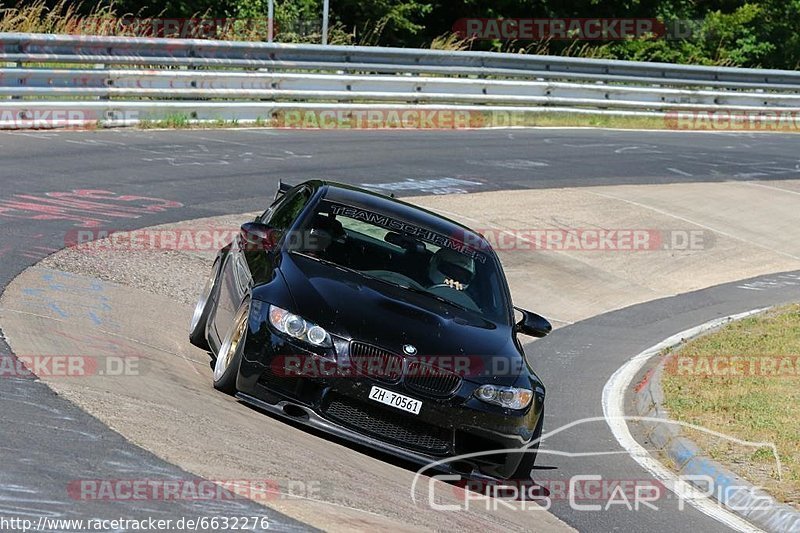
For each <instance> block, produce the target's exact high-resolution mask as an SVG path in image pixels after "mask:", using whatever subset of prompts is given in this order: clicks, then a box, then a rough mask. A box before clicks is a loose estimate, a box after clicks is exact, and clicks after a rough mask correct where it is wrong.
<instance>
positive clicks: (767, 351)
mask: <svg viewBox="0 0 800 533" xmlns="http://www.w3.org/2000/svg"><path fill="white" fill-rule="evenodd" d="M670 355H671V357H673V358H675V357H680V358H682V359H681V360H680V361H682V362H684V363H687V364H689V363H691V365H692V366H691V367H686V368H699V366H698V365H702V364H703V363H708V364H709V367H710V365H711V364H713V362H714V361H723V362H724V365H723V366H720V367H719V368H721V369H723V370H724V368H730V363H731V359H730V357H731V356H741V357H743V358H749V359H744V361H746V362H745V363H742V366H741V367H740V368H742V370H743V371H742V372H741V375H720V372H717V373H716V375H709V374H708V373H706V372H702V373H695V372H691V371H679V370H678V366H677V365H679V364H681V363H680V362H676V364H674V365H667V371H666V372H665V374H664V379H663V388H664V394H665V399H666V407H667V409H668V410H669V412H670V416H671V417H672V418H673V419H675V420H680V421H684V422H689V423H692V424H697V425H699V426H702V427H705V428H708V429H711V430H714V431H717V432H720V433H723V434H725V435H729V436H732V437H735V438H738V439H741V440H746V441H751V442H771V443H774V444H775V445H776V446H777V450H778V455H779V457H780V460H781V463H782V473H783V479H782V480H780V479H779V477H778V471H777V468H776V466H777V465H776V461H775V458H774V456H773V452H772V450H771V449H770V448H766V447H765V448H758V449H755V448H754V447H748V446H742V445H738V444H733V443H731V442H730V441H726V440H724V439H719V438H716V437H713V436H710V435H708V434H706V433H704V432H699V431H692V430H690V431H688V434H689V435H688V436H689V437H690V438H691V439H693V440H695V441H696V442H697V443H698V444H699V445H700V447H701V448H702V449H703V450H705V451H706V452H708V453H709V455H710V456H711V457H712V458H714V459H716V460H718V461H720V462H722V463H723V464H726V465H727V466H728V467H729V468H730V469H731V470H733V471H734V472H736V473H738V474H740V475H741V476H743V477H744V478H745V479H748V480H750V481H751V482H753V483H754V484H756V485H759V486H763V487H764V488H765V489H767V490H768V491H769V492H770V493H772V494H773V495H775V496H776V497H777V498H779V499H781V500H782V501H785V502H788V503H791V504H793V505H795V506H798V507H800V305H797V304H795V305H790V306H787V307H783V308H780V309H775V310H772V311H770V312H768V313H766V314H763V315H758V316H755V317H750V318H747V319H744V320H741V321H738V322H734V323H732V324H730V325H728V326H726V327H725V328H723V329H721V330H719V331H717V332H714V333H711V334H709V335H706V336H703V337H700V338H697V339H694V340H692V341H689V342H688V343H686V344H685V345H684V346H682V347H680V348H679V349H677V350H676V351H675V352H674V353H672V354H670ZM704 358H705V359H706V360H705V361H702V360H703V359H704ZM753 358H756V359H753ZM754 360H755V361H759V363H758V364H761V363H760V362H763V361H770V360H772V361H783V362H784V363H786V362H787V361H788V363H787V365H786V366H783V367H779V368H782V371H780V372H769V371H766V372H760V371H758V370H757V371H756V372H751V371H750V370H749V368H751V366H750V361H754ZM673 361H678V360H677V359H673ZM709 367H705V366H704V367H703V368H709ZM711 368H713V367H711ZM756 368H760V367H758V366H757V367H756ZM711 374H714V372H712V373H711Z"/></svg>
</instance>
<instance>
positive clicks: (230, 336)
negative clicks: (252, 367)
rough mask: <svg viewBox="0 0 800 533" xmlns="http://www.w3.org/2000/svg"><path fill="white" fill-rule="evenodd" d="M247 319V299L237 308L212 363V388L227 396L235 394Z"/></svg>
mask: <svg viewBox="0 0 800 533" xmlns="http://www.w3.org/2000/svg"><path fill="white" fill-rule="evenodd" d="M249 317H250V299H249V298H248V299H246V300H245V301H244V302H242V305H240V306H239V310H238V311H237V312H236V316H235V318H234V319H233V325H231V328H230V330H228V333H227V334H226V335H225V339H224V340H223V341H222V347H221V348H220V350H219V353H218V354H217V359H216V361H214V388H215V389H217V390H219V391H222V392H224V393H227V394H235V393H236V376H237V374H238V373H239V365H240V363H241V361H242V352H243V351H244V342H245V339H246V338H247V322H248V318H249Z"/></svg>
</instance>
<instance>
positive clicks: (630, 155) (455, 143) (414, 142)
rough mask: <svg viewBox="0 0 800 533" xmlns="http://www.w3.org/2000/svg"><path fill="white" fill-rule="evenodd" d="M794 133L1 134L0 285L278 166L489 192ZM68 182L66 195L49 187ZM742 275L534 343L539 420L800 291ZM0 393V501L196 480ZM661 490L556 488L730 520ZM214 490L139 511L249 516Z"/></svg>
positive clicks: (568, 518)
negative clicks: (631, 364) (711, 328)
mask: <svg viewBox="0 0 800 533" xmlns="http://www.w3.org/2000/svg"><path fill="white" fill-rule="evenodd" d="M798 139H800V138H798V137H796V136H791V135H785V136H779V135H759V134H713V135H712V134H701V133H686V132H681V133H674V132H647V133H643V132H623V131H607V130H579V129H544V130H493V131H453V132H420V131H413V132H412V131H367V132H353V131H328V132H315V131H311V132H300V131H275V130H205V131H143V132H142V131H138V132H137V131H98V132H62V133H52V132H19V133H3V134H0V157H1V158H2V164H0V288H2V287H5V285H6V284H7V283H8V282H9V281H10V280H11V279H13V278H14V277H15V276H16V275H18V274H19V273H20V272H21V271H22V270H23V269H25V268H26V267H28V266H30V265H32V264H34V263H36V262H37V261H38V260H39V259H41V258H42V257H44V256H45V255H47V254H48V253H50V252H51V251H55V250H57V249H60V248H63V247H64V245H65V241H66V240H68V239H67V238H65V236H66V235H68V234H69V232H70V231H72V230H74V229H75V228H76V226H77V227H79V226H84V227H85V226H89V225H91V224H92V223H95V222H98V221H100V222H99V223H101V224H102V225H103V227H107V228H108V227H113V228H114V229H136V228H140V227H145V226H151V225H154V224H159V223H166V222H174V221H179V220H187V219H193V218H199V217H205V216H212V215H222V214H227V213H233V212H245V211H256V210H259V209H262V208H264V207H265V206H266V205H267V204H268V203H269V200H270V198H271V196H272V194H273V193H274V190H275V186H276V184H277V180H278V178H282V179H283V180H284V181H289V182H293V181H300V180H303V179H309V178H329V179H334V180H338V181H343V182H347V183H353V184H371V185H372V186H373V187H381V186H382V187H383V190H389V189H392V188H394V189H396V192H397V193H398V194H399V195H400V196H402V195H412V194H413V195H419V194H425V193H435V192H448V188H453V187H454V188H463V190H467V191H485V190H505V189H519V188H551V187H562V186H563V187H567V186H570V187H574V186H589V185H611V184H650V183H681V182H694V181H697V182H707V181H723V180H756V179H757V180H770V179H787V178H792V177H794V176H796V175H797V173H798V171H800V169H799V168H798V162H799V158H798V151H797V146H798ZM444 178H450V181H447V180H444V181H443V179H444ZM409 179H410V180H416V181H407V180H409ZM453 179H455V180H458V181H452V180H453ZM427 180H434V181H427ZM401 182H404V183H401ZM398 183H401V185H397V184H398ZM75 190H93V191H98V190H101V191H108V193H105V192H104V193H88V194H90V195H93V196H89V198H93V199H97V198H103V199H104V200H103V202H101V203H104V204H105V205H109V204H111V205H112V207H107V208H105V210H103V209H100V208H95V207H89V208H87V209H86V210H85V211H81V210H80V209H67V210H65V209H59V208H56V209H54V208H53V207H52V206H53V205H57V206H60V207H62V208H63V206H64V205H65V204H63V203H61V204H58V201H62V202H63V201H64V200H65V199H66V200H68V201H69V200H75V199H76V198H79V197H81V196H80V195H79V194H77V193H71V191H75ZM62 192H63V193H70V194H71V195H70V196H63V195H62V196H59V195H55V196H54V195H52V193H62ZM48 193H50V194H49V195H48ZM81 194H84V195H85V194H86V193H81ZM82 197H83V198H86V196H82ZM140 197H146V199H145V198H140ZM54 198H55V199H56V200H57V201H56V202H55V204H54V202H53V199H54ZM154 199H158V200H154ZM42 206H46V207H42ZM120 206H122V207H120ZM154 206H155V207H154ZM740 285H741V284H740V283H732V284H728V285H723V286H718V287H713V288H710V289H705V290H701V291H697V292H694V293H689V294H686V295H681V296H676V297H672V298H667V299H664V300H658V301H654V302H648V303H644V304H640V305H637V306H633V307H630V308H627V309H623V310H620V311H615V312H611V313H607V314H605V315H601V316H598V317H595V318H592V319H589V320H585V321H582V322H580V323H577V324H575V325H572V326H569V327H566V328H562V329H560V330H558V331H556V332H555V333H553V334H552V335H551V336H550V337H548V338H547V339H544V340H542V341H537V342H536V343H535V344H533V345H531V346H529V352H530V354H529V356H530V360H531V362H532V364H533V365H534V367H535V368H536V369H537V371H538V372H539V373H540V374H541V376H542V377H543V378H544V380H545V383H546V384H547V386H548V412H547V419H546V422H545V428H546V430H547V428H550V429H553V428H556V427H560V426H562V425H564V424H567V423H570V422H574V421H577V420H581V419H585V418H589V417H595V416H602V406H601V402H600V399H601V393H602V388H603V385H604V384H605V382H606V381H607V379H608V377H609V376H610V375H611V374H612V373H613V372H614V371H615V370H616V369H617V368H618V367H619V366H620V365H622V364H623V363H624V362H625V360H626V359H627V358H629V357H630V356H631V355H634V354H636V353H638V352H639V351H641V350H642V349H644V348H647V347H648V346H650V345H652V344H654V343H655V342H658V341H659V340H661V339H663V338H665V337H668V336H670V335H672V334H674V333H676V332H678V331H681V330H683V329H686V328H688V327H691V326H693V325H696V324H698V323H702V322H705V321H708V320H710V319H712V318H717V317H720V316H725V315H729V314H733V313H737V312H741V311H746V310H749V309H752V308H756V307H762V306H765V305H772V304H776V303H782V302H786V301H792V300H798V299H800V287H798V286H797V285H796V284H795V285H781V284H780V283H778V284H776V285H773V286H771V287H772V288H769V289H765V290H761V291H752V290H744V289H741V288H740V287H739V286H740ZM9 353H10V351H9V348H8V346H6V345H5V343H4V342H3V341H2V337H1V336H0V354H2V357H9V355H8V354H9ZM0 404H2V411H0V462H1V463H0V464H2V465H3V467H2V468H0V516H3V515H8V516H20V515H21V514H29V515H31V516H39V515H41V514H50V515H53V516H71V517H76V518H78V517H84V518H85V514H86V508H85V507H83V508H82V507H81V506H82V505H85V503H82V502H79V501H75V500H71V499H70V498H67V497H65V495H64V490H63V487H64V486H65V485H66V484H68V483H69V481H72V480H75V479H79V478H82V477H84V478H85V477H87V473H88V472H90V473H91V476H90V477H92V478H96V479H107V478H111V479H113V478H125V477H128V478H130V477H131V476H132V473H135V477H141V478H153V477H176V476H179V475H180V476H182V477H186V474H185V473H182V472H181V470H180V469H178V468H177V467H175V466H171V465H168V464H166V463H164V462H163V461H161V460H160V459H158V458H156V457H154V456H153V455H151V454H149V453H148V452H145V451H143V450H141V449H138V448H136V447H135V446H133V445H131V444H129V443H127V442H125V441H124V439H122V438H121V437H120V436H119V435H117V434H116V433H114V432H112V431H110V430H108V429H107V428H105V427H104V426H103V425H102V424H101V423H100V422H98V421H97V420H95V419H94V418H92V417H90V416H89V415H87V414H85V413H83V412H82V411H80V410H79V409H77V408H76V407H74V406H72V405H71V404H69V403H68V402H66V401H65V400H62V399H60V398H58V397H57V396H56V395H55V394H53V393H52V392H51V391H50V390H49V389H48V388H47V387H46V386H45V385H43V384H41V383H37V382H35V381H33V380H29V379H2V380H0ZM543 447H545V448H547V449H551V450H559V451H565V452H602V451H608V450H617V451H618V450H619V446H618V445H617V443H616V441H614V439H613V436H612V435H611V433H610V431H609V429H608V427H607V425H606V424H605V422H602V421H600V422H594V423H587V424H579V425H577V426H575V427H574V428H573V429H571V430H569V431H566V432H562V433H559V434H557V435H554V436H552V437H550V438H548V439H547V440H546V441H545V444H544V445H543ZM534 473H535V474H537V473H538V474H537V475H538V477H539V478H542V479H549V480H553V479H567V478H568V477H569V476H571V475H576V474H600V475H602V476H603V477H604V478H606V479H648V478H649V477H650V476H649V475H648V474H647V473H646V472H645V471H644V470H642V469H641V468H640V467H639V466H638V465H637V464H636V463H635V462H634V461H633V460H631V459H630V458H628V457H627V456H624V455H622V454H620V455H616V456H608V455H598V456H591V455H589V456H581V457H570V456H565V455H547V454H543V455H542V459H541V460H540V464H539V467H538V468H537V470H536V471H534ZM659 504H660V510H659V511H658V512H648V511H643V512H638V513H631V512H626V511H625V510H622V509H611V510H608V511H604V512H576V511H574V510H573V509H571V508H570V507H569V506H568V505H567V504H566V502H563V501H561V502H559V501H557V500H556V502H555V505H554V508H553V512H554V513H555V514H556V515H557V516H559V517H560V518H562V519H563V520H564V521H565V522H567V523H568V524H570V525H572V526H574V527H576V528H578V529H579V530H587V531H590V530H591V531H610V530H615V529H629V530H638V531H676V530H678V531H680V530H689V529H695V530H701V531H714V530H720V529H722V526H720V524H719V523H717V522H715V521H713V520H712V519H710V518H708V517H706V516H705V515H702V514H701V513H699V512H698V511H696V510H694V509H693V508H691V507H689V508H687V509H686V510H684V511H680V512H679V511H678V510H677V502H676V501H674V500H672V501H666V502H659ZM217 505H218V506H219V507H218V508H214V509H211V508H209V505H208V504H207V502H205V503H203V504H202V505H201V506H198V505H194V504H192V503H182V504H175V503H171V502H148V505H147V507H146V508H142V509H137V512H138V513H139V514H141V515H150V516H153V515H158V516H165V517H166V516H173V517H174V516H192V515H198V514H206V515H207V514H209V513H210V514H217V515H219V514H228V515H230V514H232V513H234V514H246V513H245V511H248V510H253V509H254V508H255V507H256V506H255V505H251V504H248V503H247V502H242V501H236V502H217ZM259 509H261V508H259ZM261 510H262V512H263V509H261ZM201 511H202V513H201ZM212 511H213V512H212ZM135 514H136V513H133V512H132V510H131V508H130V506H129V505H126V504H125V502H105V503H101V504H97V505H95V506H93V507H92V516H105V515H107V516H109V517H116V516H119V515H121V516H132V515H135ZM269 516H270V519H271V521H272V525H273V528H272V529H274V530H287V529H291V528H302V527H303V526H302V525H301V524H297V523H296V522H294V521H293V520H291V519H289V518H287V517H283V516H280V515H278V514H277V513H271V514H270V515H269ZM532 528H535V524H532Z"/></svg>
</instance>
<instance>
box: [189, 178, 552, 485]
mask: <svg viewBox="0 0 800 533" xmlns="http://www.w3.org/2000/svg"><path fill="white" fill-rule="evenodd" d="M517 311H518V312H519V314H520V315H521V319H520V320H519V321H516V319H515V311H514V308H513V307H512V304H511V296H510V294H509V289H508V284H507V282H506V279H505V276H504V274H503V270H502V267H501V266H500V262H499V260H498V258H497V256H496V254H495V253H494V251H493V250H492V249H491V247H490V246H489V244H488V242H487V241H486V240H485V239H484V238H483V237H481V236H480V235H479V234H477V233H475V232H473V231H472V230H470V229H468V228H466V227H464V226H462V225H460V224H458V223H456V222H453V221H451V220H448V219H446V218H443V217H441V216H439V215H437V214H434V213H432V212H430V211H427V210H424V209H422V208H419V207H416V206H413V205H411V204H408V203H405V202H402V201H400V200H397V199H394V198H390V197H387V196H383V195H380V194H376V193H372V192H369V191H366V190H363V189H359V188H356V187H351V186H348V185H342V184H338V183H332V182H324V181H308V182H305V183H302V184H300V185H297V186H294V187H290V186H287V185H284V184H281V185H280V187H279V190H278V193H277V194H276V199H275V201H274V202H273V204H272V205H271V206H270V207H269V209H267V210H266V211H265V212H264V213H263V214H262V215H261V216H259V217H257V218H256V219H255V221H253V222H248V223H246V224H244V225H243V226H242V227H241V232H240V233H239V235H238V236H237V238H236V239H235V241H234V242H232V243H231V244H229V245H228V246H226V247H225V248H223V249H222V250H221V251H220V252H219V254H218V256H217V258H216V261H215V262H214V266H213V269H212V272H211V274H210V275H209V278H208V281H207V283H206V286H205V288H204V289H203V291H202V294H201V296H200V299H199V301H198V303H197V307H196V309H195V312H194V315H193V317H192V323H191V326H190V341H191V342H192V344H194V345H195V346H198V347H200V348H203V349H206V350H209V352H210V354H211V358H212V367H213V383H214V387H216V388H217V389H219V390H221V391H224V392H226V393H230V394H235V395H236V397H237V398H239V399H240V400H242V401H244V402H247V403H249V404H251V405H254V406H256V407H258V408H260V409H263V410H266V411H268V412H271V413H274V414H277V415H280V416H283V417H288V418H291V419H293V420H295V421H298V422H301V423H304V424H308V425H310V426H313V427H315V428H318V429H321V430H323V431H325V432H328V433H330V434H334V435H336V436H338V437H341V438H345V439H348V440H350V441H355V442H357V443H359V444H362V445H366V446H369V447H372V448H376V449H379V450H381V451H384V452H388V453H390V454H393V455H396V456H399V457H401V458H404V459H407V460H410V461H413V462H415V463H419V464H428V463H430V462H432V461H441V460H442V459H446V458H454V457H460V456H462V455H465V456H466V457H467V459H465V460H458V461H454V462H453V463H451V464H449V466H448V467H447V468H449V469H450V470H452V471H456V472H458V473H461V474H469V473H475V474H480V475H485V476H491V477H498V478H506V479H507V478H513V479H528V478H529V477H530V471H531V468H532V467H533V464H534V461H535V457H536V449H537V448H538V441H539V437H540V435H541V432H542V421H543V418H544V397H545V390H544V386H543V385H542V383H541V381H540V380H539V378H538V377H537V376H536V374H535V373H534V372H533V370H532V369H531V367H530V365H529V364H528V363H527V361H526V359H525V355H524V352H523V349H522V345H521V344H520V341H519V340H518V339H517V334H518V333H523V334H527V335H532V336H536V337H542V336H544V335H546V334H547V333H548V332H549V331H550V329H551V326H550V324H549V322H548V321H547V320H545V319H544V318H542V317H541V316H539V315H536V314H534V313H532V312H529V311H524V310H521V309H517ZM521 449H524V450H525V451H524V452H522V453H521ZM504 451H506V453H503V452H504ZM488 452H492V453H488Z"/></svg>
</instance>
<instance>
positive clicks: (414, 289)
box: [292, 250, 478, 313]
mask: <svg viewBox="0 0 800 533" xmlns="http://www.w3.org/2000/svg"><path fill="white" fill-rule="evenodd" d="M292 253H296V254H301V255H302V256H303V257H308V258H309V259H313V260H314V261H319V262H320V263H322V264H324V265H329V266H332V267H334V268H340V269H342V270H345V271H347V272H352V273H354V274H358V275H359V276H361V277H362V278H367V279H374V280H375V281H380V282H381V283H386V284H387V285H391V286H392V287H399V288H401V289H405V290H408V291H411V292H413V293H415V294H423V295H425V296H428V297H429V298H434V299H436V300H439V301H440V302H443V303H446V304H447V305H450V306H452V307H455V308H456V309H461V310H462V311H467V312H468V313H477V312H478V311H475V310H474V309H469V308H467V307H464V306H463V305H459V304H457V303H455V302H454V301H452V300H448V299H447V298H445V297H444V296H439V295H438V294H434V293H432V292H430V291H428V290H426V289H420V288H418V287H414V286H413V285H401V284H400V283H395V282H393V281H389V280H387V279H383V278H379V277H377V276H370V275H369V274H365V273H364V272H361V271H360V270H355V269H353V268H348V267H346V266H342V265H340V264H338V263H334V262H333V261H329V260H327V259H322V258H321V257H316V256H314V255H309V254H307V253H303V251H302V250H294V251H292Z"/></svg>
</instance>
